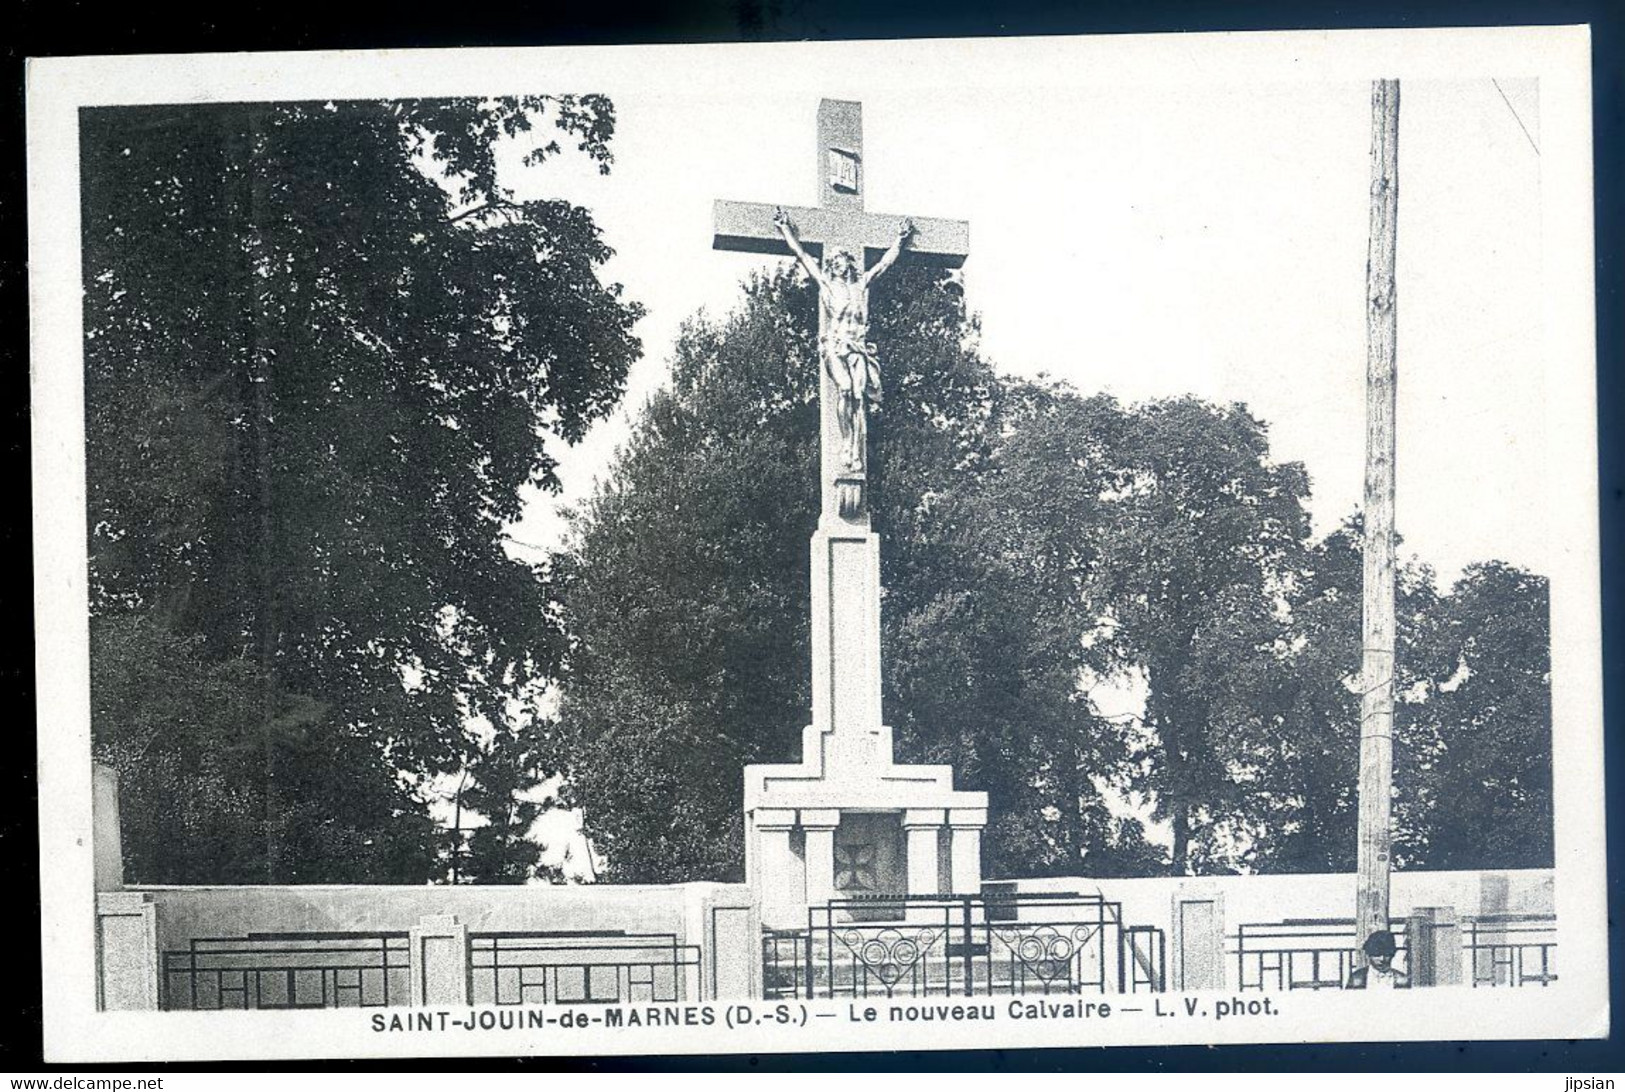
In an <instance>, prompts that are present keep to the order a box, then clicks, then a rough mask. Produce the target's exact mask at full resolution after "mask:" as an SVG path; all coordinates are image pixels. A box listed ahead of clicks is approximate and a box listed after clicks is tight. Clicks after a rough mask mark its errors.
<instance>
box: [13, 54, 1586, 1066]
mask: <svg viewBox="0 0 1625 1092" xmlns="http://www.w3.org/2000/svg"><path fill="white" fill-rule="evenodd" d="M1588 50H1589V45H1588V40H1587V35H1586V31H1585V28H1583V27H1581V28H1573V27H1570V28H1563V27H1548V28H1539V29H1525V28H1511V27H1503V28H1481V29H1477V30H1461V31H1417V32H1407V31H1370V32H1356V31H1345V32H1294V33H1278V34H1276V33H1271V34H1214V35H1190V36H1129V37H1120V38H1073V37H1055V38H1030V39H1022V38H1010V39H984V40H969V39H967V40H947V39H944V40H934V41H924V40H918V41H889V42H882V41H871V42H833V43H779V44H759V45H728V46H721V45H717V46H700V45H694V46H648V47H630V46H629V47H591V48H589V47H580V48H550V49H523V50H510V49H500V50H499V49H490V50H485V49H456V50H432V51H395V52H389V53H359V52H358V53H327V54H245V55H236V56H227V55H196V56H186V57H120V58H112V57H108V58H66V59H53V60H47V61H37V62H33V63H32V65H31V67H30V77H29V79H30V86H29V154H30V163H29V169H30V176H29V185H30V192H31V195H32V196H31V205H30V233H31V236H30V246H31V271H30V278H31V280H30V292H31V305H32V308H33V310H34V313H35V318H34V323H35V325H34V338H33V361H32V368H33V410H32V412H33V427H34V490H35V494H34V496H35V528H34V535H35V560H34V564H35V574H36V616H37V636H36V640H37V653H36V655H37V657H38V673H39V687H40V706H39V708H40V714H39V723H38V733H39V750H40V767H39V785H40V824H41V852H42V882H41V892H40V895H41V905H42V912H43V934H44V935H43V944H44V955H45V964H46V965H47V966H48V967H51V968H52V973H51V974H50V975H49V976H48V977H47V979H46V981H45V982H44V983H43V987H44V1002H45V1004H44V1015H45V1033H46V1037H45V1048H46V1058H47V1060H53V1061H69V1062H83V1061H120V1062H140V1061H157V1060H165V1059H167V1060H209V1059H226V1060H246V1059H269V1058H323V1057H350V1058H366V1057H386V1056H400V1057H413V1056H419V1057H422V1056H446V1055H461V1056H467V1057H476V1056H493V1055H497V1056H506V1055H574V1054H598V1055H613V1054H651V1053H654V1054H683V1053H708V1054H716V1053H728V1052H741V1051H748V1052H783V1051H791V1052H799V1051H834V1050H843V1051H846V1050H874V1049H897V1048H899V1047H904V1048H909V1049H918V1050H941V1049H953V1048H964V1047H1030V1046H1072V1047H1076V1046H1102V1045H1125V1044H1142V1045H1143V1044H1162V1043H1167V1044H1174V1043H1184V1044H1191V1043H1253V1042H1257V1043H1270V1042H1305V1041H1326V1042H1334V1041H1369V1040H1406V1039H1442V1038H1450V1039H1477V1038H1498V1039H1515V1038H1544V1037H1561V1038H1568V1039H1580V1038H1588V1037H1599V1036H1606V1035H1607V1034H1608V1027H1609V1023H1608V1021H1609V1014H1608V1000H1607V998H1608V992H1607V982H1608V966H1607V943H1606V942H1607V933H1606V930H1607V925H1606V907H1605V900H1604V883H1605V876H1604V870H1605V856H1604V846H1603V837H1602V831H1603V816H1604V807H1603V780H1602V761H1601V760H1602V738H1603V733H1602V692H1601V681H1600V679H1601V675H1600V671H1601V668H1600V664H1601V654H1600V622H1599V602H1600V591H1599V579H1600V572H1599V554H1598V526H1597V514H1596V508H1595V503H1596V501H1595V498H1596V489H1597V465H1596V450H1597V449H1596V442H1597V437H1596V397H1595V349H1594V344H1593V312H1592V308H1593V284H1592V250H1591V246H1592V243H1591V198H1592V192H1591V143H1590V140H1591V115H1590V104H1591V98H1590V84H1589V67H1588V63H1589V62H1588ZM1372 991H1381V992H1382V994H1383V996H1382V997H1380V998H1378V997H1373V996H1372ZM1430 991H1444V992H1442V993H1440V992H1430Z"/></svg>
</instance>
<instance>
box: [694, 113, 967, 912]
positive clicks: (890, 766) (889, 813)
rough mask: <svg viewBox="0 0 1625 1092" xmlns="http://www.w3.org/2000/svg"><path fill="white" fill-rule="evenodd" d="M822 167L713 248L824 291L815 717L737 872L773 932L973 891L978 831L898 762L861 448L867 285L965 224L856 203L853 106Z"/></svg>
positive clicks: (749, 784)
mask: <svg viewBox="0 0 1625 1092" xmlns="http://www.w3.org/2000/svg"><path fill="white" fill-rule="evenodd" d="M815 166H816V179H817V193H818V199H817V203H816V204H814V205H812V206H807V207H781V206H778V205H767V204H756V203H747V202H742V201H718V202H717V203H716V213H715V215H716V237H715V241H714V244H713V245H714V246H715V247H716V249H718V250H742V251H746V252H749V253H755V254H782V255H787V256H792V257H794V258H795V259H796V260H797V261H799V262H800V263H801V265H802V268H803V269H805V270H806V271H807V273H808V274H809V275H810V276H811V277H812V278H813V280H814V281H815V282H817V284H818V296H819V307H818V311H819V321H818V373H819V388H818V389H819V422H820V424H819V436H820V439H819V445H820V446H819V480H820V482H821V490H820V492H821V501H820V508H819V517H818V526H817V527H816V528H815V529H814V531H813V534H812V559H811V560H812V565H811V576H812V588H811V592H812V594H811V596H810V600H809V601H810V604H811V609H812V627H811V635H810V636H811V645H812V723H811V724H809V725H807V726H806V728H805V729H803V731H802V736H801V761H800V762H799V763H795V764H785V765H778V764H762V765H751V766H747V767H745V771H744V773H745V824H746V827H745V873H746V876H747V877H748V878H749V882H750V883H751V884H753V885H754V886H756V887H757V888H759V889H760V890H761V893H762V894H761V898H762V915H763V921H765V922H768V923H771V924H775V925H781V924H782V925H789V924H794V923H795V922H797V921H798V920H799V921H800V922H802V923H805V922H806V921H807V913H808V910H807V908H808V907H809V906H816V905H820V904H823V903H825V902H827V901H828V900H829V899H831V898H833V897H834V896H835V895H837V894H838V893H841V892H846V893H852V892H858V891H874V890H888V891H895V890H905V889H906V890H907V891H909V892H912V893H915V894H935V893H939V892H941V891H943V890H953V891H962V892H974V891H976V890H979V889H980V885H981V863H980V862H981V832H982V827H983V826H984V825H985V824H986V822H987V794H986V793H982V792H965V791H955V789H954V787H953V770H952V769H951V768H949V767H947V766H916V765H906V764H905V765H899V764H897V763H896V762H894V761H893V757H892V740H891V729H890V728H888V727H886V724H885V722H884V719H883V717H882V713H881V706H880V696H881V663H880V536H879V535H878V534H876V533H875V532H874V530H873V529H872V528H871V527H870V503H871V498H870V495H869V486H868V452H867V433H868V427H867V417H868V412H869V410H870V408H871V407H872V406H874V405H875V404H876V403H877V402H878V401H879V397H878V396H879V393H880V380H881V375H880V373H881V371H882V370H883V368H884V366H885V362H884V360H882V359H879V358H878V357H877V354H876V349H875V346H874V345H872V344H870V342H869V336H868V334H869V286H870V285H871V284H872V283H873V282H874V281H875V280H876V279H877V278H879V277H881V276H883V275H885V273H886V271H887V270H888V269H890V268H891V266H892V265H893V264H894V263H895V262H897V261H899V260H904V261H909V262H916V263H919V262H923V263H928V264H931V265H936V266H940V267H946V268H957V267H958V266H959V265H961V264H962V263H963V262H964V260H965V256H966V254H967V252H968V251H969V239H970V228H969V225H967V224H965V223H964V222H963V221H959V220H931V219H926V218H924V217H913V218H908V217H903V216H888V215H883V214H877V213H871V212H867V211H865V210H864V191H865V187H866V185H867V175H866V165H865V163H864V160H863V114H862V107H861V106H860V105H859V104H858V103H855V102H838V101H835V100H832V99H825V100H824V101H823V102H821V103H819V105H818V152H817V158H816V161H815ZM838 830H840V831H845V836H844V837H839V838H838V837H837V836H836V834H837V831H838ZM945 877H946V878H945ZM945 884H946V887H944V885H945ZM843 913H844V911H843ZM843 920H844V919H843Z"/></svg>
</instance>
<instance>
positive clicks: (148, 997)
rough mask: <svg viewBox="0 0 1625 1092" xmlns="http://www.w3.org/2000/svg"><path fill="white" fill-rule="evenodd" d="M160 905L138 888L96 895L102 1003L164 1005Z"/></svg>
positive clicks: (108, 1007)
mask: <svg viewBox="0 0 1625 1092" xmlns="http://www.w3.org/2000/svg"><path fill="white" fill-rule="evenodd" d="M158 959H159V955H158V908H157V907H156V906H154V905H153V903H152V896H151V895H146V894H141V893H138V892H135V891H118V892H111V891H109V892H103V893H102V894H100V895H98V896H96V1007H97V1008H98V1009H100V1010H102V1011H104V1012H118V1011H125V1010H131V1009H156V1008H157V1007H158Z"/></svg>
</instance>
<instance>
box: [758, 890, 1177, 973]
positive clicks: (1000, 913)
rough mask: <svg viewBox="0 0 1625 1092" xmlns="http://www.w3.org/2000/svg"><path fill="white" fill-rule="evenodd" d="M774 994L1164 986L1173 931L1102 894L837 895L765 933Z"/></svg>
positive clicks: (765, 953) (766, 969) (766, 970)
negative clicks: (1130, 918)
mask: <svg viewBox="0 0 1625 1092" xmlns="http://www.w3.org/2000/svg"><path fill="white" fill-rule="evenodd" d="M762 954H763V960H762V962H763V982H764V987H765V990H766V993H767V996H768V997H777V998H789V997H795V998H814V997H922V996H930V995H934V994H935V995H958V996H965V997H972V996H981V995H989V994H1026V993H1044V994H1050V993H1086V992H1092V993H1133V992H1137V991H1142V990H1145V991H1153V992H1161V991H1162V990H1163V989H1165V987H1166V976H1165V970H1164V968H1165V965H1166V954H1167V953H1166V941H1165V938H1164V934H1163V931H1162V930H1161V929H1159V928H1157V927H1155V926H1151V925H1125V924H1124V923H1123V915H1122V904H1120V903H1116V902H1110V901H1107V900H1106V899H1104V898H1103V897H1101V896H1100V895H1085V894H1059V895H1043V894H1039V895H1018V894H1014V893H1011V894H999V895H988V896H984V895H907V896H903V895H895V896H890V895H888V896H872V897H867V898H860V899H832V900H830V901H829V902H828V903H826V904H824V905H822V906H812V907H809V908H808V911H807V925H806V927H805V928H801V929H769V930H765V935H764V938H763V950H762Z"/></svg>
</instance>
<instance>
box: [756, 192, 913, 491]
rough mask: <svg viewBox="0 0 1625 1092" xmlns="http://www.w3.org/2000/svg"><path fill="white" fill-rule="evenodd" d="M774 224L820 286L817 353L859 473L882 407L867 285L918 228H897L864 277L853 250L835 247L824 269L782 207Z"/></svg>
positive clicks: (849, 463) (848, 455) (848, 463)
mask: <svg viewBox="0 0 1625 1092" xmlns="http://www.w3.org/2000/svg"><path fill="white" fill-rule="evenodd" d="M773 223H774V225H775V226H776V227H777V228H778V229H779V234H780V235H783V236H784V241H785V243H786V244H787V245H788V246H789V247H790V251H791V253H793V254H795V256H796V260H797V261H799V262H800V263H801V268H803V269H805V270H806V271H807V275H808V276H809V277H811V278H812V279H813V280H814V281H815V282H817V284H818V305H819V308H820V309H821V310H822V312H823V319H824V321H823V324H822V330H821V332H820V335H819V344H818V355H819V356H820V357H822V358H823V361H824V370H825V371H826V372H828V373H829V377H830V379H831V380H833V381H834V383H835V389H836V390H837V391H838V392H839V399H840V400H839V401H838V402H837V403H836V407H835V419H836V421H838V422H839V424H840V429H841V443H842V446H843V454H844V458H843V460H842V461H843V463H844V469H845V471H846V472H847V473H851V474H861V473H863V470H864V466H865V456H866V454H867V450H868V441H869V426H868V410H869V407H870V406H871V405H874V406H878V405H880V361H879V360H878V359H876V356H875V347H874V345H873V343H871V342H870V341H869V285H871V284H873V283H874V281H875V280H876V279H877V278H878V277H880V276H881V275H882V274H883V273H885V272H886V271H887V270H888V269H890V268H891V267H892V266H893V265H895V264H896V263H897V258H898V256H899V255H900V254H902V252H903V244H904V243H906V242H907V241H908V237H909V236H910V235H912V234H914V225H913V223H912V222H910V221H908V220H904V221H903V223H902V225H901V226H900V227H899V228H898V229H897V241H896V242H894V243H893V244H892V245H891V249H889V250H887V251H886V253H885V256H884V257H882V258H881V259H880V261H878V262H876V263H875V267H874V268H873V269H871V270H869V271H868V272H866V273H865V272H863V271H862V269H861V267H860V266H859V264H858V260H857V258H856V257H854V256H853V254H852V253H851V251H848V250H840V249H835V248H830V249H829V252H828V253H827V254H826V255H825V256H824V268H823V269H822V270H820V269H819V268H818V263H817V262H815V261H813V259H812V255H810V254H808V253H807V251H806V249H805V248H803V247H802V245H801V240H799V239H797V238H796V233H795V228H794V227H792V226H791V224H790V217H789V216H787V215H785V212H784V210H783V209H782V208H781V209H778V210H777V211H775V212H774V214H773Z"/></svg>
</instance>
